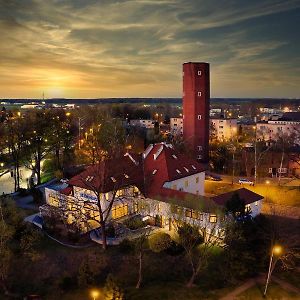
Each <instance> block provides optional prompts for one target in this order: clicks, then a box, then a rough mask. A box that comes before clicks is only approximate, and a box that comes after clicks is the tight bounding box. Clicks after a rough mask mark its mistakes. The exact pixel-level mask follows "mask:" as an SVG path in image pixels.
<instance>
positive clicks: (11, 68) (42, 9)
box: [0, 0, 300, 98]
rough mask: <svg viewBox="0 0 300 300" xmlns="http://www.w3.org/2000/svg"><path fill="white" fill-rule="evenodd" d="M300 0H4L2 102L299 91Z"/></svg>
mask: <svg viewBox="0 0 300 300" xmlns="http://www.w3.org/2000/svg"><path fill="white" fill-rule="evenodd" d="M299 20H300V1H299V0H290V1H289V0H282V1H281V0H251V1H250V0H227V1H223V0H140V1H139V0H128V1H125V0H119V1H115V0H103V1H100V0H98V1H96V0H73V1H71V0H0V37H1V42H0V74H1V78H0V98H27V97H28V98H31V97H32V98H41V97H42V93H43V91H44V92H45V97H46V98H52V97H65V98H101V97H180V96H181V89H182V63H183V62H186V61H205V62H209V63H210V64H211V96H212V97H296V98H298V97H300V58H299V53H300V38H299V28H300V27H299Z"/></svg>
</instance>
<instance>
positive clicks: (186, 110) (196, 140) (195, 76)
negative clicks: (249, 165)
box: [183, 62, 210, 163]
mask: <svg viewBox="0 0 300 300" xmlns="http://www.w3.org/2000/svg"><path fill="white" fill-rule="evenodd" d="M209 99H210V81H209V64H208V63H203V62H188V63H184V64H183V138H184V142H185V144H186V146H187V147H188V148H189V149H190V151H191V152H192V155H193V156H194V157H195V159H197V160H198V161H200V162H203V163H208V160H209V152H208V147H209Z"/></svg>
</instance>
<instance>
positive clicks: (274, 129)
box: [256, 120, 300, 145]
mask: <svg viewBox="0 0 300 300" xmlns="http://www.w3.org/2000/svg"><path fill="white" fill-rule="evenodd" d="M256 134H257V139H258V140H262V141H266V142H270V141H276V140H278V138H280V137H282V136H291V135H295V144H298V145H300V121H282V120H277V121H273V120H272V121H267V122H261V123H257V131H256Z"/></svg>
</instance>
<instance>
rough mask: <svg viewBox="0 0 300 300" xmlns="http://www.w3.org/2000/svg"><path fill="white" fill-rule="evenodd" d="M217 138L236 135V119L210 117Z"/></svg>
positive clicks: (223, 138)
mask: <svg viewBox="0 0 300 300" xmlns="http://www.w3.org/2000/svg"><path fill="white" fill-rule="evenodd" d="M211 123H212V125H213V126H214V128H215V130H216V137H217V138H218V140H230V139H232V138H234V137H235V136H236V135H237V131H238V126H237V119H211Z"/></svg>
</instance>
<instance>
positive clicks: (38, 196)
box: [31, 188, 44, 204]
mask: <svg viewBox="0 0 300 300" xmlns="http://www.w3.org/2000/svg"><path fill="white" fill-rule="evenodd" d="M31 195H32V198H33V202H34V203H36V204H40V203H42V202H43V200H44V195H43V193H42V192H41V191H40V190H39V189H37V188H33V189H32V190H31Z"/></svg>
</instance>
